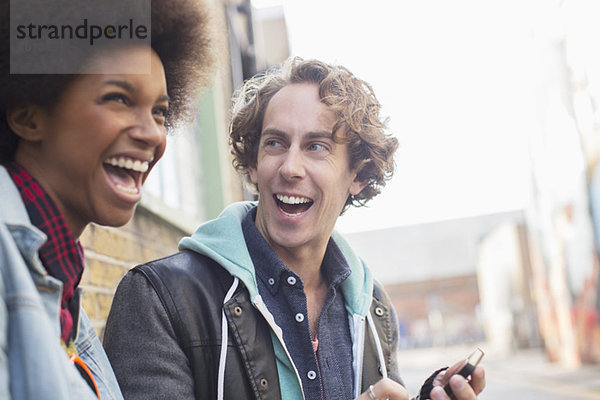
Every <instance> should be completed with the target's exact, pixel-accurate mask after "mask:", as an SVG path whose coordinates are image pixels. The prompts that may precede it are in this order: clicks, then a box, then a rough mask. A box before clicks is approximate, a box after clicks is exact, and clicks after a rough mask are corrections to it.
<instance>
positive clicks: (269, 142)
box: [265, 140, 281, 147]
mask: <svg viewBox="0 0 600 400" xmlns="http://www.w3.org/2000/svg"><path fill="white" fill-rule="evenodd" d="M265 146H267V147H277V146H281V143H279V142H278V141H277V140H266V141H265Z"/></svg>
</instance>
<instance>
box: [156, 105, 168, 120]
mask: <svg viewBox="0 0 600 400" xmlns="http://www.w3.org/2000/svg"><path fill="white" fill-rule="evenodd" d="M168 112H169V109H168V108H167V107H163V106H161V107H155V108H154V111H153V113H154V114H155V115H158V116H161V117H163V118H166V117H167V114H168Z"/></svg>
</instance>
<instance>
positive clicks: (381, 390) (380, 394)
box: [355, 378, 408, 400]
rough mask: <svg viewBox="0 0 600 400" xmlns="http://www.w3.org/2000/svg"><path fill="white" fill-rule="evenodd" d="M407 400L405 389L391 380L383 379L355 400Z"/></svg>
mask: <svg viewBox="0 0 600 400" xmlns="http://www.w3.org/2000/svg"><path fill="white" fill-rule="evenodd" d="M385 399H389V400H408V392H407V391H406V389H405V388H404V387H403V386H402V385H401V384H399V383H398V382H394V381H393V380H391V379H388V378H384V379H382V380H380V381H379V382H377V383H376V384H374V385H372V386H371V387H370V388H369V390H367V391H366V392H364V393H363V394H361V395H360V396H358V397H357V398H356V399H355V400H385Z"/></svg>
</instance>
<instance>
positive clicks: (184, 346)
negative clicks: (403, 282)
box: [104, 250, 401, 400]
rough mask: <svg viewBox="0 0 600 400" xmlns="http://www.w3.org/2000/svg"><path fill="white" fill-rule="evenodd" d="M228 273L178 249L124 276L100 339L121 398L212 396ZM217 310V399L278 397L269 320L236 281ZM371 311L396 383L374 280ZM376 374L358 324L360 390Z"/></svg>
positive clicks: (388, 323)
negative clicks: (222, 357) (224, 334)
mask: <svg viewBox="0 0 600 400" xmlns="http://www.w3.org/2000/svg"><path fill="white" fill-rule="evenodd" d="M232 280H233V278H232V276H231V275H230V274H229V273H228V272H227V271H226V270H224V269H223V268H222V267H221V266H220V265H219V264H217V263H216V262H215V261H213V260H211V259H209V258H207V257H205V256H203V255H200V254H197V253H195V252H193V251H186V250H184V251H181V252H179V253H177V254H174V255H172V256H169V257H166V258H163V259H160V260H156V261H153V262H150V263H148V264H144V265H140V266H137V267H136V268H134V269H132V270H131V271H130V272H129V273H128V274H127V275H126V276H125V278H124V279H123V281H122V282H121V284H120V285H119V288H118V289H117V293H116V295H115V298H114V301H113V307H112V309H111V314H110V316H109V319H108V321H107V327H106V332H105V337H104V345H105V347H106V352H107V354H108V356H109V359H110V361H111V363H112V365H113V368H114V371H115V374H116V376H117V378H118V380H119V384H120V386H121V389H122V391H123V395H124V396H125V398H126V399H147V398H172V399H193V398H195V399H213V398H216V397H217V374H218V364H219V352H220V349H221V310H222V308H223V300H224V298H225V294H226V292H227V290H229V288H230V286H231V283H232ZM224 311H225V314H226V316H227V320H228V324H229V332H230V333H229V339H228V344H227V346H228V347H227V364H226V369H225V386H224V388H225V392H224V398H225V399H273V400H275V399H281V393H280V388H279V379H278V374H277V367H276V362H275V354H274V350H273V344H272V341H271V333H270V327H269V325H268V324H267V322H266V321H265V320H264V318H263V316H262V315H261V313H260V312H259V311H258V310H256V309H255V308H254V306H253V305H252V304H251V301H250V298H249V294H248V291H247V290H246V288H245V287H244V285H243V284H241V283H240V285H239V286H238V288H237V289H236V291H235V293H234V294H233V296H232V298H231V299H230V300H229V301H228V302H227V303H226V304H225V306H224ZM371 314H372V316H373V319H374V322H375V326H376V330H377V332H378V335H379V338H380V341H381V345H382V350H383V353H384V359H385V363H386V369H387V371H389V372H388V373H389V375H390V378H392V379H394V380H396V381H399V382H401V380H400V377H399V375H398V368H397V364H396V348H397V341H398V337H397V334H398V330H397V328H396V317H395V314H394V312H393V310H392V309H391V307H390V302H389V298H388V297H387V295H386V294H385V293H384V292H383V290H382V289H381V286H380V285H379V284H377V283H376V284H375V287H374V290H373V302H372V305H371ZM132 354H133V355H136V356H135V357H132ZM379 379H381V369H380V368H379V361H378V356H377V350H376V347H375V342H374V339H373V336H372V335H371V332H370V330H369V329H366V342H365V350H364V362H363V368H362V383H361V384H362V389H363V390H362V391H365V390H366V389H367V388H368V387H369V385H370V384H374V383H375V382H377V381H378V380H379Z"/></svg>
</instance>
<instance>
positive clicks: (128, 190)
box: [116, 184, 140, 194]
mask: <svg viewBox="0 0 600 400" xmlns="http://www.w3.org/2000/svg"><path fill="white" fill-rule="evenodd" d="M116 186H117V189H119V190H120V191H122V192H125V193H127V194H138V193H139V192H140V191H139V190H138V188H137V187H126V186H122V185H119V184H117V185H116Z"/></svg>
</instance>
